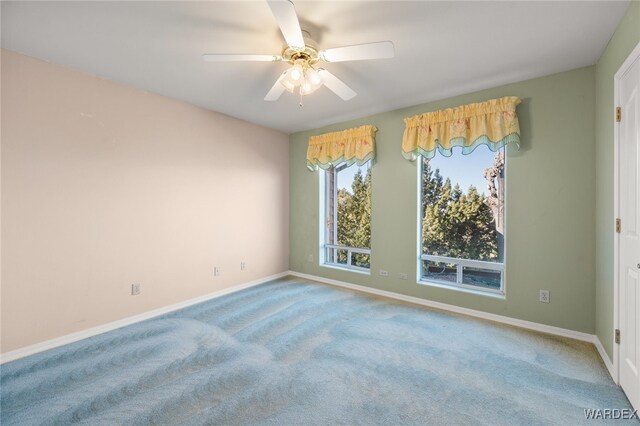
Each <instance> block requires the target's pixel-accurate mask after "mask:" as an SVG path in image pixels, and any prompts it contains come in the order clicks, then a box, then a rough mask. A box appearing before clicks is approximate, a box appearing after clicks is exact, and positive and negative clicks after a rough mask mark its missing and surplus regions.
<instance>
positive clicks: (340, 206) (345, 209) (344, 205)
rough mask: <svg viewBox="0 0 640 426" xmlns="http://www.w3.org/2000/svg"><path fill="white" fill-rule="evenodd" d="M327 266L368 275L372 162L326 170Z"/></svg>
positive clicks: (324, 250)
mask: <svg viewBox="0 0 640 426" xmlns="http://www.w3.org/2000/svg"><path fill="white" fill-rule="evenodd" d="M323 192H324V206H323V211H324V223H323V225H322V227H323V232H322V233H323V234H324V235H323V236H324V244H323V252H324V253H323V255H324V258H321V262H322V263H324V264H325V265H331V266H338V267H343V268H347V269H351V270H356V271H362V272H369V269H370V267H371V262H370V261H371V161H368V162H367V163H365V164H364V165H362V166H358V165H357V164H352V165H351V166H347V165H345V164H343V165H341V166H338V167H332V168H331V169H329V170H326V171H325V179H324V191H323Z"/></svg>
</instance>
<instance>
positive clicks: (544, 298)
mask: <svg viewBox="0 0 640 426" xmlns="http://www.w3.org/2000/svg"><path fill="white" fill-rule="evenodd" d="M539 301H540V302H542V303H549V302H551V298H550V297H549V290H540V297H539Z"/></svg>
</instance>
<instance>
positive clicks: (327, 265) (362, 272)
mask: <svg viewBox="0 0 640 426" xmlns="http://www.w3.org/2000/svg"><path fill="white" fill-rule="evenodd" d="M320 266H321V267H323V268H329V269H337V270H338V271H347V272H354V273H356V274H360V275H371V271H367V270H366V269H354V268H347V267H346V266H339V265H333V264H331V263H321V264H320Z"/></svg>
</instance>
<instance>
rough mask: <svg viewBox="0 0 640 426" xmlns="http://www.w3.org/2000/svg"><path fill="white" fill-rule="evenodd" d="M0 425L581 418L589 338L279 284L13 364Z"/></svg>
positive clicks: (606, 381)
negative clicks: (549, 333)
mask: <svg viewBox="0 0 640 426" xmlns="http://www.w3.org/2000/svg"><path fill="white" fill-rule="evenodd" d="M1 385H2V388H1V397H2V412H1V416H2V417H1V423H2V425H6V426H9V425H35V424H52V425H53V424H62V425H67V424H71V423H79V424H86V425H109V426H111V425H147V424H162V425H183V424H185V425H203V424H216V425H219V424H276V425H300V424H350V425H351V424H366V425H373V424H386V425H399V424H447V425H452V424H486V425H499V424H504V425H513V424H526V425H534V424H583V423H584V424H587V423H593V420H589V421H588V420H586V419H585V415H584V411H583V410H584V409H585V408H603V409H604V408H618V409H628V408H630V405H629V403H628V401H627V400H626V398H625V396H624V394H623V393H622V391H621V390H620V389H619V388H617V387H616V386H615V385H614V384H613V382H612V381H611V379H610V378H609V377H608V374H607V372H606V371H605V367H604V366H603V365H602V362H601V360H600V359H599V357H598V354H597V353H596V351H595V349H594V348H593V346H591V345H589V344H586V343H582V342H577V341H573V340H569V339H562V338H556V337H551V336H547V335H542V334H537V333H534V332H529V331H525V330H520V329H517V328H512V327H507V326H502V325H498V324H494V323H491V322H486V321H481V320H475V319H472V318H468V317H462V316H457V315H453V314H448V313H443V312H439V311H434V310H428V309H424V308H420V307H414V306H410V305H405V304H400V303H394V302H390V301H386V300H381V299H375V298H370V297H367V296H363V295H359V294H355V293H352V292H349V291H346V290H342V289H336V288H331V287H327V286H324V285H320V284H314V283H309V282H301V281H288V280H279V281H274V282H270V283H267V284H263V285H260V286H257V287H253V288H250V289H247V290H244V291H241V292H237V293H234V294H231V295H227V296H224V297H221V298H218V299H214V300H211V301H209V302H205V303H201V304H199V305H195V306H192V307H190V308H187V309H184V310H181V311H177V312H174V313H171V314H168V315H165V316H162V317H158V318H155V319H152V320H148V321H145V322H142V323H138V324H135V325H132V326H128V327H125V328H122V329H119V330H115V331H112V332H109V333H106V334H103V335H100V336H96V337H93V338H90V339H86V340H83V341H81V342H77V343H74V344H71V345H67V346H64V347H61V348H57V349H53V350H50V351H47V352H44V353H41V354H37V355H33V356H30V357H28V358H23V359H21V360H18V361H15V362H11V363H8V364H5V365H3V366H2V372H1Z"/></svg>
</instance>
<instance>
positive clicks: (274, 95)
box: [264, 71, 287, 101]
mask: <svg viewBox="0 0 640 426" xmlns="http://www.w3.org/2000/svg"><path fill="white" fill-rule="evenodd" d="M286 75H287V72H286V71H285V72H283V73H282V74H280V77H278V79H277V80H276V84H274V85H273V87H272V88H271V90H269V93H267V96H265V97H264V100H265V101H277V100H278V99H280V96H282V93H284V90H285V88H284V85H282V83H280V82H281V81H282V79H283V78H284V77H285V76H286Z"/></svg>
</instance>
